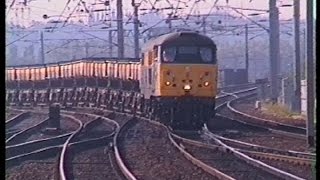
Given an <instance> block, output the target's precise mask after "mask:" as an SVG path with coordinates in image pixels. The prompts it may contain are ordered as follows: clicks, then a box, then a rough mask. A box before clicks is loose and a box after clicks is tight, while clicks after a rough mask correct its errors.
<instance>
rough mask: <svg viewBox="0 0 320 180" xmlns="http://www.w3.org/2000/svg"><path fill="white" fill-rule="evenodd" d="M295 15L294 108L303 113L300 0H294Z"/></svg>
mask: <svg viewBox="0 0 320 180" xmlns="http://www.w3.org/2000/svg"><path fill="white" fill-rule="evenodd" d="M293 8H294V9H293V17H294V44H295V46H294V48H295V52H294V57H295V75H294V80H295V81H294V92H295V93H294V95H295V97H294V98H293V104H292V110H293V111H295V112H298V113H301V64H300V0H294V1H293Z"/></svg>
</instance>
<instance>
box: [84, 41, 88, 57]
mask: <svg viewBox="0 0 320 180" xmlns="http://www.w3.org/2000/svg"><path fill="white" fill-rule="evenodd" d="M85 48H86V58H87V57H89V43H88V42H86V44H85Z"/></svg>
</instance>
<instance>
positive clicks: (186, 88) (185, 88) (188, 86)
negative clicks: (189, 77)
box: [183, 84, 191, 91]
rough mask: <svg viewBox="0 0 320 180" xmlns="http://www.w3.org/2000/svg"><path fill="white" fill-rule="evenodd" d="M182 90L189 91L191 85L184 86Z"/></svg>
mask: <svg viewBox="0 0 320 180" xmlns="http://www.w3.org/2000/svg"><path fill="white" fill-rule="evenodd" d="M183 89H184V90H187V91H188V90H191V85H190V84H186V85H184V86H183Z"/></svg>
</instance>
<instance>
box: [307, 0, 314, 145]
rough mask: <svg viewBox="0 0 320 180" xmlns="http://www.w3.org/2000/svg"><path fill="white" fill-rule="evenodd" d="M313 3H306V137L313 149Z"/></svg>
mask: <svg viewBox="0 0 320 180" xmlns="http://www.w3.org/2000/svg"><path fill="white" fill-rule="evenodd" d="M313 21H314V20H313V1H312V0H308V1H307V119H308V120H307V137H308V145H309V147H314V135H315V134H314V116H315V114H314V101H315V96H314V73H313V70H314V67H313V61H314V59H313Z"/></svg>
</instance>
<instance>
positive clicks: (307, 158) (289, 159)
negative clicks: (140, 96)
mask: <svg viewBox="0 0 320 180" xmlns="http://www.w3.org/2000/svg"><path fill="white" fill-rule="evenodd" d="M251 91H254V88H252V89H251V90H248V91H247V92H245V91H242V92H243V93H242V95H234V94H230V92H227V93H224V94H225V95H224V96H222V97H224V98H225V99H226V100H230V99H234V98H236V97H238V96H243V94H246V93H247V94H248V93H251ZM240 92H241V91H240ZM240 94H241V93H240ZM226 100H221V101H226ZM71 109H72V111H74V113H73V114H75V113H79V112H82V113H84V112H86V113H90V114H93V113H94V114H97V115H98V116H107V117H109V118H110V119H114V120H115V121H117V123H119V124H122V125H121V126H123V125H125V124H126V121H125V120H120V119H121V118H120V119H119V117H127V118H128V117H131V115H126V113H113V112H110V111H107V110H103V109H101V108H85V107H83V108H71ZM66 113H67V112H66ZM218 116H219V114H218ZM129 119H130V118H129ZM142 119H144V120H146V121H148V120H147V119H145V118H142ZM131 122H134V121H131ZM153 123H154V122H153ZM160 126H162V125H160ZM119 127H120V125H119ZM121 131H122V130H121V129H120V128H119V130H118V131H116V133H115V136H114V139H113V141H112V142H113V143H112V144H109V145H110V146H112V147H113V148H106V149H105V150H103V151H101V149H99V148H98V150H97V151H95V150H92V151H91V150H88V151H86V152H88V154H95V153H97V154H106V153H107V154H108V155H109V159H110V158H111V159H114V162H115V163H113V164H114V165H113V166H112V165H111V166H112V167H113V168H115V169H117V168H118V169H119V171H121V173H115V174H118V176H117V177H118V178H120V177H121V175H119V174H123V177H126V178H127V179H140V178H139V176H142V177H144V176H147V175H145V173H143V172H141V171H139V170H133V169H131V168H130V165H131V166H132V163H131V164H130V162H127V158H125V157H124V156H123V154H121V150H119V149H118V146H119V145H120V146H121V144H120V143H121V142H122V141H119V137H120V138H121V134H120V133H121ZM150 133H152V132H150ZM119 134H120V136H119ZM129 134H131V135H133V136H137V134H139V131H134V130H133V131H129ZM215 135H216V137H215V138H216V139H218V140H219V141H220V142H223V143H225V145H226V146H229V148H231V149H233V150H235V151H237V153H242V154H243V155H245V156H247V157H249V159H250V158H252V159H253V160H252V161H257V160H256V159H260V160H261V161H259V162H260V163H258V164H261V163H263V162H265V163H267V164H268V163H269V164H270V163H271V162H272V161H277V160H279V159H280V160H281V162H284V163H287V167H289V169H285V171H288V172H290V168H291V171H292V170H293V171H294V170H295V168H299V167H307V166H308V165H310V162H311V164H312V160H313V158H314V156H313V154H308V153H302V152H295V151H282V152H280V151H279V152H280V153H279V152H278V153H276V150H275V149H272V148H270V147H263V146H258V145H254V144H250V143H244V142H241V141H238V142H240V144H241V145H239V144H238V146H236V145H235V144H236V143H235V142H234V141H236V140H232V139H230V138H226V137H222V136H218V135H217V134H215ZM168 137H169V139H170V141H171V139H172V141H171V143H172V144H173V145H174V146H175V147H176V148H177V149H178V151H180V152H182V151H185V153H183V156H185V157H186V158H187V159H189V160H190V162H191V163H193V164H194V165H193V167H194V166H198V167H199V169H198V172H201V171H204V172H205V173H204V174H207V175H208V178H209V177H210V178H209V179H215V178H220V179H221V178H222V179H232V176H231V175H230V173H229V174H228V172H225V173H224V172H223V171H219V170H218V169H216V168H212V167H210V166H208V165H206V164H205V163H204V162H202V161H201V160H199V159H197V158H195V157H193V156H192V154H193V153H189V155H188V152H187V151H186V150H185V147H186V146H188V144H187V145H184V144H183V143H181V142H175V141H176V140H175V139H174V137H173V135H172V134H170V133H169V131H168ZM133 139H134V138H133ZM144 141H146V140H144ZM149 141H150V140H149ZM75 144H76V143H75ZM243 144H246V145H247V147H246V148H245V147H244V145H243ZM248 144H250V145H251V146H252V147H254V148H252V147H250V146H248ZM215 145H216V146H219V147H221V145H220V144H215ZM70 146H72V145H70ZM189 146H190V145H189ZM191 146H192V145H191ZM74 147H75V146H74ZM155 147H157V146H155ZM59 148H60V149H61V146H60V147H59ZM196 148H197V147H194V149H196ZM110 149H111V150H112V151H113V152H114V153H109V152H110V151H109V150H110ZM121 149H122V148H121ZM189 149H190V147H189ZM191 149H192V147H191ZM209 149H210V148H209ZM257 149H258V150H257ZM99 150H100V152H99ZM215 150H217V149H215ZM220 150H221V149H220ZM220 150H219V152H220ZM222 150H223V149H222ZM203 151H206V150H203ZM208 151H209V150H208ZM211 151H214V150H211ZM83 152H84V151H82V152H80V153H83ZM86 152H84V153H86ZM196 152H197V151H196ZM231 152H233V151H231ZM224 153H226V152H224ZM233 153H234V152H233ZM237 153H236V154H237ZM290 153H291V154H290ZM112 155H113V156H112ZM137 157H138V156H137ZM172 158H173V157H172ZM174 158H175V157H174ZM238 158H239V157H238ZM171 160H172V159H171ZM157 161H158V159H157ZM242 161H245V162H246V160H242ZM247 161H248V160H247ZM268 161H269V162H268ZM302 161H304V162H303V163H302ZM251 163H252V162H251ZM277 163H278V162H276V164H272V165H273V166H275V167H277ZM115 164H116V165H115ZM249 164H250V163H249ZM253 164H254V163H252V164H250V165H251V166H254V167H255V168H258V167H259V165H253ZM278 164H279V163H278ZM293 164H296V166H297V167H294V165H293ZM283 165H285V164H282V166H283ZM115 166H117V167H115ZM260 168H261V167H260ZM137 169H139V167H137ZM267 169H268V167H267ZM301 169H303V168H301ZM278 170H279V169H278V168H274V169H272V168H271V170H270V167H269V170H267V171H266V170H262V172H263V173H269V175H270V177H273V176H277V177H278V178H279V177H280V176H287V177H289V176H290V177H293V178H294V179H299V177H296V176H295V175H293V174H290V173H291V172H290V173H286V172H282V171H281V170H280V171H279V172H280V175H279V172H278ZM181 171H185V170H181ZM271 171H272V172H273V171H275V172H277V173H278V174H277V173H274V172H273V173H270V172H271ZM169 172H170V169H169ZM301 172H303V171H302V170H301ZM135 173H136V174H135ZM147 173H148V172H147ZM158 173H160V174H161V172H158ZM291 175H292V176H291ZM60 177H62V176H61V174H60ZM137 177H138V178H137ZM181 177H185V176H183V175H182V176H179V177H177V178H181ZM191 177H192V176H191ZM255 177H258V176H255ZM118 178H117V179H118ZM303 178H306V179H308V177H303Z"/></svg>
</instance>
